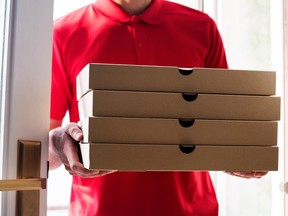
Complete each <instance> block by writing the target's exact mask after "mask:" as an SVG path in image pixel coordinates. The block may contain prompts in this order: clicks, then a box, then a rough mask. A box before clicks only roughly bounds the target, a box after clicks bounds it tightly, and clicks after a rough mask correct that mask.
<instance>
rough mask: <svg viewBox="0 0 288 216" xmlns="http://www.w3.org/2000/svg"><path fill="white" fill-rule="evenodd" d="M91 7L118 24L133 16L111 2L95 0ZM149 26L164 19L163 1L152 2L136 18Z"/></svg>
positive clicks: (109, 0) (154, 0)
mask: <svg viewBox="0 0 288 216" xmlns="http://www.w3.org/2000/svg"><path fill="white" fill-rule="evenodd" d="M93 7H94V9H95V10H97V11H99V12H100V13H101V14H103V15H104V16H106V17H108V18H110V19H113V20H115V21H119V22H129V21H130V20H131V18H132V17H135V16H134V15H130V14H127V13H126V12H125V11H123V10H122V9H121V8H120V7H119V6H118V5H117V4H116V3H115V2H113V1H112V0H97V1H96V2H95V3H94V4H93ZM136 17H138V18H139V19H141V20H143V21H145V22H147V23H149V24H159V23H160V22H161V21H162V19H163V17H164V3H163V0H152V2H151V4H150V5H149V6H148V8H147V9H146V10H145V11H144V12H143V13H142V14H140V15H138V16H136Z"/></svg>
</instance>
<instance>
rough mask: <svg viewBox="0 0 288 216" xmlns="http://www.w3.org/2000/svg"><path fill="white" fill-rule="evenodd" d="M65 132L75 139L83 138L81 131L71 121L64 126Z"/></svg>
mask: <svg viewBox="0 0 288 216" xmlns="http://www.w3.org/2000/svg"><path fill="white" fill-rule="evenodd" d="M66 133H67V134H69V135H70V136H71V137H72V138H73V139H74V140H75V141H78V142H79V141H81V140H82V139H83V132H82V130H81V129H80V128H79V126H78V125H77V124H76V123H71V124H69V125H68V126H67V128H66Z"/></svg>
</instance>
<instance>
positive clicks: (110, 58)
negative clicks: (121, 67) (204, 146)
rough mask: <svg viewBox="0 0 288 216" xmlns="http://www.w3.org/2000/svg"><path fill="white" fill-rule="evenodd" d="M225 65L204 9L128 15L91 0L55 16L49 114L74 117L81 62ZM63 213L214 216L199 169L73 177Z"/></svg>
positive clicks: (171, 6) (160, 4)
mask: <svg viewBox="0 0 288 216" xmlns="http://www.w3.org/2000/svg"><path fill="white" fill-rule="evenodd" d="M93 62H97V63H120V64H121V63H122V64H143V65H160V66H179V67H190V68H191V67H214V68H227V62H226V57H225V52H224V48H223V44H222V40H221V37H220V35H219V32H218V30H217V27H216V25H215V23H214V22H213V20H212V19H211V18H209V17H208V16H207V15H206V14H204V13H202V12H199V11H196V10H193V9H191V8H187V7H185V6H182V5H178V4H175V3H171V2H168V1H167V2H166V1H163V0H154V1H152V3H151V4H150V6H149V7H148V8H147V9H146V10H145V12H144V13H143V14H141V15H139V16H132V15H129V14H126V13H125V12H123V11H122V10H121V9H120V8H119V7H118V6H117V5H116V4H115V3H114V2H113V1H112V0H97V1H96V2H95V3H94V4H91V5H89V6H86V7H84V8H81V9H79V10H77V11H75V12H72V13H71V14H69V15H67V16H65V17H63V18H60V19H58V20H57V21H55V26H54V43H53V66H52V93H51V118H52V119H58V120H60V119H63V117H64V115H65V113H66V111H67V110H68V111H69V113H70V120H71V121H74V122H77V121H78V120H79V116H78V108H77V101H76V86H75V84H76V83H75V79H76V76H77V74H78V73H79V72H80V70H81V69H82V68H83V67H84V66H85V65H86V64H88V63H93ZM69 210H70V215H77V216H80V215H81V216H82V215H83V216H84V215H86V216H96V215H97V216H102V215H104V216H110V215H111V216H118V215H120V216H122V215H123V216H132V215H133V216H134V215H135V216H144V215H146V216H154V215H155V216H159V215H161V216H162V215H165V216H166V215H169V216H170V215H172V216H173V215H177V216H178V215H179V216H186V215H187V216H188V215H189V216H191V215H192V216H201V215H207V216H216V215H218V204H217V200H216V196H215V192H214V188H213V185H212V183H211V180H210V177H209V174H208V173H207V172H117V173H113V174H110V175H107V176H103V177H97V178H92V179H91V178H89V179H82V178H80V177H73V185H72V194H71V203H70V209H69Z"/></svg>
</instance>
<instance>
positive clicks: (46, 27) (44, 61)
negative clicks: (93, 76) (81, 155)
mask: <svg viewBox="0 0 288 216" xmlns="http://www.w3.org/2000/svg"><path fill="white" fill-rule="evenodd" d="M0 16H1V17H0V50H1V52H0V57H1V58H0V78H1V79H0V159H1V160H0V177H1V181H0V187H1V191H5V190H6V189H7V190H10V189H11V190H12V191H7V192H1V213H0V215H9V216H10V215H11V216H13V215H16V213H17V215H26V214H25V213H24V208H23V209H22V208H21V207H20V206H19V202H17V205H16V197H18V194H20V195H21V196H22V197H24V201H25V200H27V198H26V197H27V196H28V199H29V205H30V204H31V200H35V199H36V200H38V206H36V207H35V206H34V207H33V206H29V209H30V210H31V211H32V210H33V209H34V210H35V209H36V213H35V214H34V213H31V214H30V215H31V216H32V215H41V216H42V215H46V189H45V182H46V178H47V146H48V145H47V144H48V131H49V108H50V107H49V106H50V105H49V104H50V69H51V44H52V43H51V41H52V22H53V18H52V17H53V1H38V0H0ZM19 143H22V145H21V146H22V147H24V153H22V154H21V152H20V153H19V145H20V144H19ZM29 150H32V152H31V151H29ZM29 152H30V153H29ZM19 155H20V156H21V155H22V156H24V157H28V158H24V162H25V163H24V162H21V161H20V164H18V165H17V163H19V159H18V156H19ZM36 159H39V163H38V162H37V161H36ZM19 167H22V168H23V169H24V171H25V170H26V171H25V172H26V173H24V174H20V175H22V176H19V173H18V174H17V169H18V168H19ZM35 167H36V168H38V170H37V171H36V174H35V173H33V172H31V168H32V171H33V170H34V171H35ZM27 170H28V171H27ZM29 170H30V171H29ZM17 177H18V178H19V177H21V178H27V179H26V180H17V181H15V180H14V181H13V179H16V178H17ZM7 180H9V181H7ZM15 182H16V183H15ZM6 186H7V187H8V186H9V187H11V188H10V189H9V188H6V189H5V187H6ZM34 187H35V188H36V189H37V188H38V189H39V188H40V190H38V189H37V190H34ZM41 188H44V189H41ZM22 189H23V190H25V192H15V191H13V190H17V191H18V190H22ZM27 189H29V190H31V189H33V191H32V192H31V191H27ZM35 191H36V192H35ZM27 193H28V195H27ZM30 199H31V200H30ZM36 203H37V202H36ZM20 204H21V202H20ZM25 211H26V210H25ZM34 212H35V211H34Z"/></svg>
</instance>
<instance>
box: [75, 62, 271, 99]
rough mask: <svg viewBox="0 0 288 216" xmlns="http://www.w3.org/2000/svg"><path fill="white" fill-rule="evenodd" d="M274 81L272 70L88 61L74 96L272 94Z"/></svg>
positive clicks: (79, 76)
mask: <svg viewBox="0 0 288 216" xmlns="http://www.w3.org/2000/svg"><path fill="white" fill-rule="evenodd" d="M275 83H276V73H275V72H273V71H252V70H228V69H212V68H210V69H209V68H191V69H179V68H177V67H160V66H144V65H142V66H141V65H116V64H88V65H87V66H86V67H85V68H83V70H82V71H81V72H80V74H79V75H78V76H77V98H78V99H80V98H81V97H82V96H83V95H84V94H85V93H86V92H87V91H89V90H91V89H92V90H129V91H160V92H194V93H213V94H215V93H217V94H249V95H275Z"/></svg>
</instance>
